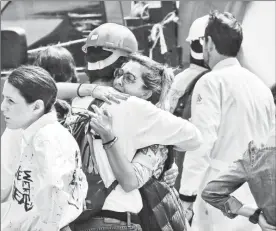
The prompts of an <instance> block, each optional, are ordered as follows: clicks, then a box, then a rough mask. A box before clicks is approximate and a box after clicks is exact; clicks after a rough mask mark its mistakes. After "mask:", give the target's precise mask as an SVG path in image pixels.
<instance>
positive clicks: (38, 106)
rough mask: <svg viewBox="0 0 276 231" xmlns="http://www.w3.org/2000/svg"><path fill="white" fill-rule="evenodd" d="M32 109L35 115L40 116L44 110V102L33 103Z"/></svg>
mask: <svg viewBox="0 0 276 231" xmlns="http://www.w3.org/2000/svg"><path fill="white" fill-rule="evenodd" d="M32 108H33V112H34V113H35V114H41V113H43V112H44V110H45V106H44V102H43V101H42V100H41V99H38V100H36V101H35V102H33V105H32Z"/></svg>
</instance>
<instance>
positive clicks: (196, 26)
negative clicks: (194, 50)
mask: <svg viewBox="0 0 276 231" xmlns="http://www.w3.org/2000/svg"><path fill="white" fill-rule="evenodd" d="M208 21H209V15H205V16H203V17H200V18H197V19H196V20H195V21H194V22H193V23H192V25H191V27H190V30H189V35H188V37H187V38H186V41H187V42H191V41H193V40H197V39H199V38H200V37H203V36H204V33H205V28H206V26H207V24H208Z"/></svg>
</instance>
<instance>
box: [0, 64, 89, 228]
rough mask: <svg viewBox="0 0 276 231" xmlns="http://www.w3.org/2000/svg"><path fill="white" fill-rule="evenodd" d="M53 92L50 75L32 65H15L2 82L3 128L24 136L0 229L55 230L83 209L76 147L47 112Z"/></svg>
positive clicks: (83, 189)
mask: <svg viewBox="0 0 276 231" xmlns="http://www.w3.org/2000/svg"><path fill="white" fill-rule="evenodd" d="M56 96H57V87H56V84H55V82H54V80H53V78H51V76H50V74H49V73H48V72H47V71H45V70H44V69H42V68H40V67H36V66H21V67H19V68H17V69H15V70H14V71H13V72H12V73H11V74H10V76H9V77H8V79H7V81H6V82H5V84H4V88H3V97H4V100H3V102H2V104H1V110H2V112H3V115H4V117H5V121H6V125H7V128H9V129H22V130H23V134H22V140H21V155H20V159H19V160H18V167H17V170H16V174H15V176H14V180H13V187H12V193H11V197H12V198H11V199H10V200H7V201H6V202H5V203H2V204H1V213H2V214H1V230H7V231H13V230H24V231H25V230H53V231H55V230H56V231H58V230H60V229H61V228H62V227H64V226H66V225H67V224H68V223H70V222H71V221H73V220H74V219H75V218H76V217H78V215H79V214H80V213H81V212H82V208H83V201H84V199H85V197H86V193H87V182H86V178H85V175H84V174H83V172H82V170H81V168H80V166H81V163H80V155H79V148H78V145H77V143H76V141H75V140H74V138H73V137H72V136H71V134H70V133H69V132H68V131H67V130H66V129H65V128H64V127H63V126H62V125H60V123H59V122H58V121H57V117H56V113H55V111H54V110H52V108H53V105H54V103H55V101H56ZM5 145H7V146H12V145H13V143H12V142H11V143H5Z"/></svg>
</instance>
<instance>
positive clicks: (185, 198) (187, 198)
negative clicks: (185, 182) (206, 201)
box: [179, 194, 197, 203]
mask: <svg viewBox="0 0 276 231" xmlns="http://www.w3.org/2000/svg"><path fill="white" fill-rule="evenodd" d="M196 196H197V195H192V196H186V195H182V194H179V198H180V199H181V200H182V201H185V202H192V203H193V202H195V200H196Z"/></svg>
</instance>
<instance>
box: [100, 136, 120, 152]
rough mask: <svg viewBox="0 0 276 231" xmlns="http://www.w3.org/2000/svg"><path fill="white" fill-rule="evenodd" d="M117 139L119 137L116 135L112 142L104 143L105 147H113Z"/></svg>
mask: <svg viewBox="0 0 276 231" xmlns="http://www.w3.org/2000/svg"><path fill="white" fill-rule="evenodd" d="M117 140H118V137H115V138H114V139H113V141H112V142H111V143H109V144H105V145H103V148H104V149H105V150H107V149H109V148H111V147H112V146H113V145H114V144H115V143H116V141H117Z"/></svg>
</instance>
